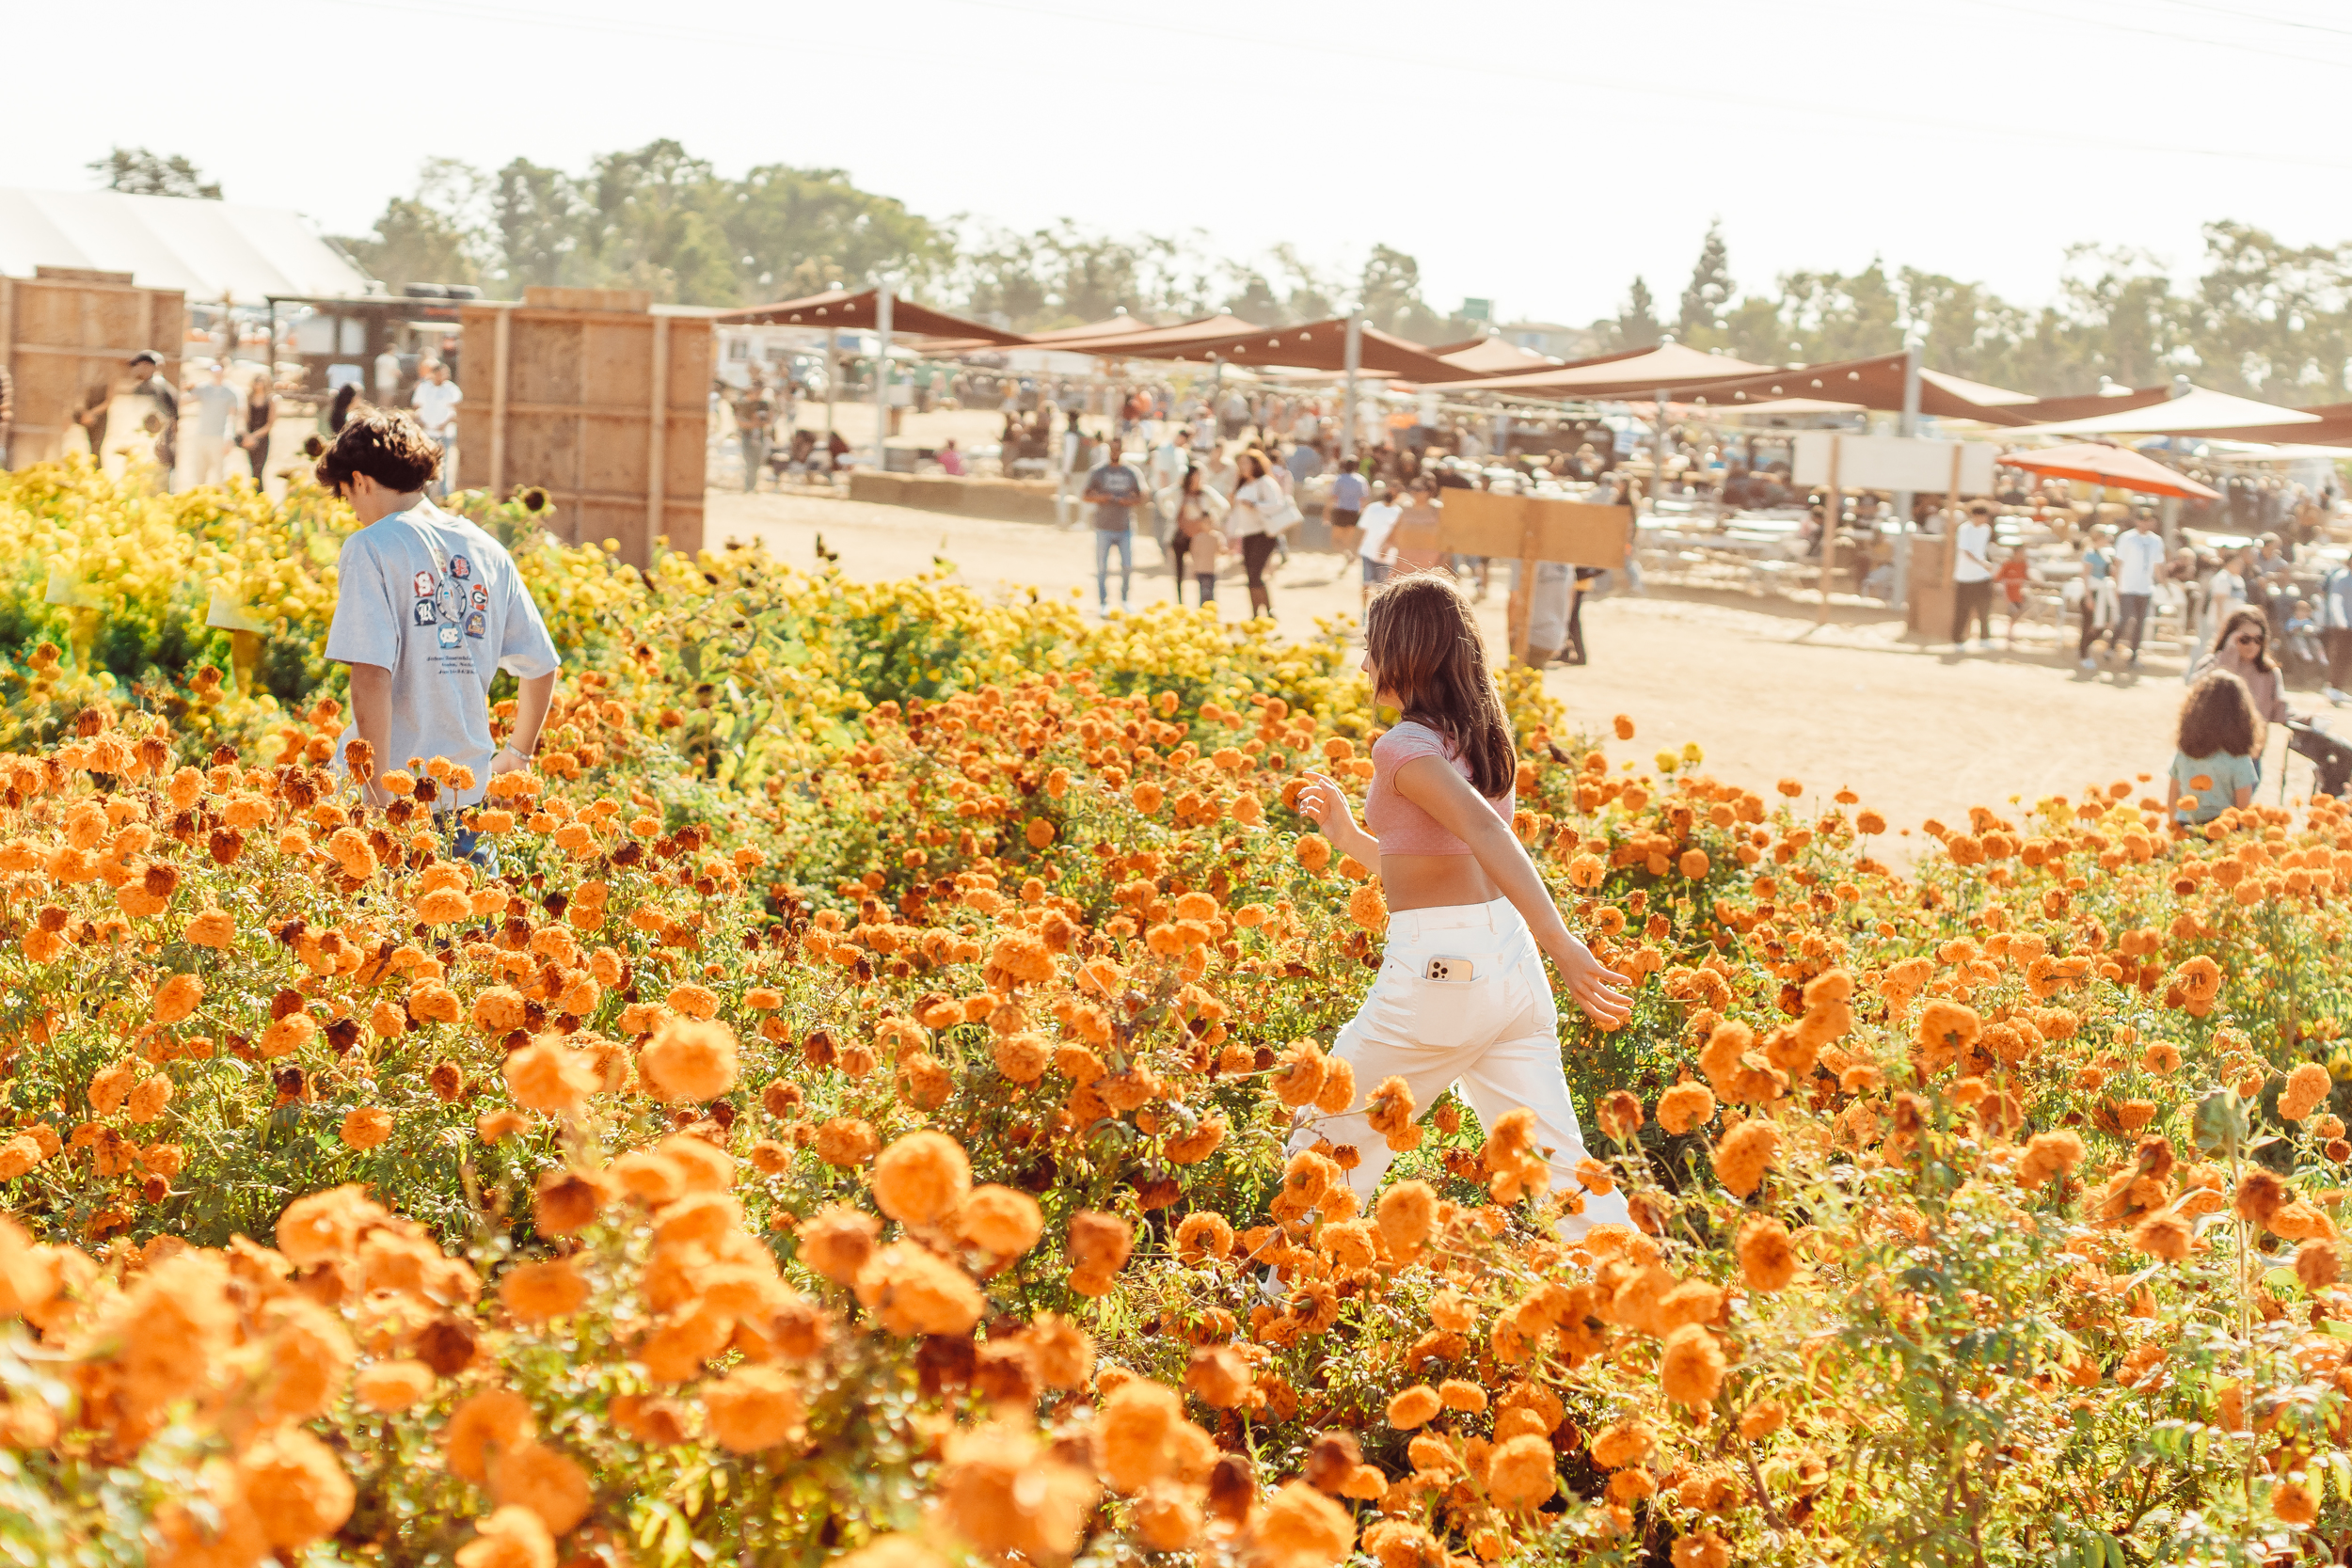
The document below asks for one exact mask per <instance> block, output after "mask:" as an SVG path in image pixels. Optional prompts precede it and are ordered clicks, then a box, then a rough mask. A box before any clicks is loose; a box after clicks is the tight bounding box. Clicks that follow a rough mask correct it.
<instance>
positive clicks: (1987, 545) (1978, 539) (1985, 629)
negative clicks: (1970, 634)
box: [1952, 501, 1993, 648]
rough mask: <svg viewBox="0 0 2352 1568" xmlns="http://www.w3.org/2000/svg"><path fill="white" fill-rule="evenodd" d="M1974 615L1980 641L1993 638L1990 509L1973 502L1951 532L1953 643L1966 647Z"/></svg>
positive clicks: (1988, 506)
mask: <svg viewBox="0 0 2352 1568" xmlns="http://www.w3.org/2000/svg"><path fill="white" fill-rule="evenodd" d="M1970 616H1974V617H1976V622H1977V638H1978V641H1979V642H1982V643H1987V644H1989V643H1991V642H1992V641H1993V508H1992V505H1991V504H1990V503H1989V502H1986V501H1972V502H1970V503H1969V506H1968V517H1967V520H1966V521H1965V522H1963V523H1962V524H1961V525H1960V527H1958V528H1957V529H1954V530H1953V531H1952V645H1953V646H1954V647H1956V648H1958V647H1965V646H1966V645H1967V638H1966V636H1965V635H1964V634H1965V633H1966V632H1967V630H1968V619H1969V617H1970Z"/></svg>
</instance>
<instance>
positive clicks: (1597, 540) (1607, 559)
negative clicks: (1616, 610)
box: [1438, 490, 1633, 571]
mask: <svg viewBox="0 0 2352 1568" xmlns="http://www.w3.org/2000/svg"><path fill="white" fill-rule="evenodd" d="M1438 499H1439V500H1441V501H1442V502H1444V504H1443V505H1442V506H1441V507H1439V508H1438V519H1439V521H1438V538H1439V540H1440V541H1441V544H1440V547H1441V548H1443V549H1447V550H1451V551H1453V552H1454V554H1455V555H1484V556H1492V557H1498V558H1500V559H1502V560H1505V561H1553V562H1562V563H1564V564H1566V565H1570V566H1598V567H1602V568H1605V569H1610V570H1614V571H1623V570H1624V569H1625V563H1626V561H1627V559H1628V557H1629V556H1630V554H1631V553H1632V547H1633V509H1632V508H1631V507H1626V506H1594V505H1592V504H1590V503H1589V502H1585V501H1564V500H1554V499H1549V497H1544V496H1511V495H1501V494H1498V493H1497V492H1495V491H1492V490H1440V491H1438Z"/></svg>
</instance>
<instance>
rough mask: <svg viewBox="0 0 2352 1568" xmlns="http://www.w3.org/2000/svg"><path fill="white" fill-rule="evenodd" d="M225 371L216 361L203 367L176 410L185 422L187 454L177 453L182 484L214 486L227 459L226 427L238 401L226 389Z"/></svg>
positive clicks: (226, 378)
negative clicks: (199, 376)
mask: <svg viewBox="0 0 2352 1568" xmlns="http://www.w3.org/2000/svg"><path fill="white" fill-rule="evenodd" d="M228 377H229V368H228V367H227V366H226V365H223V364H222V363H220V361H218V360H217V359H215V360H214V361H213V362H212V363H211V364H209V365H207V366H205V367H204V379H203V381H201V382H200V383H199V384H198V385H196V386H194V387H191V388H188V395H187V396H186V397H185V398H183V399H182V400H181V404H180V408H181V413H182V415H183V418H184V419H185V420H186V421H187V427H188V429H187V436H188V446H187V451H185V452H183V453H182V454H181V459H180V476H181V483H183V484H218V483H220V482H221V478H222V467H223V465H224V464H225V463H226V462H227V460H228V457H229V427H230V424H231V423H233V422H234V421H235V420H236V417H237V404H239V402H241V401H242V400H241V399H239V398H238V396H237V394H236V392H235V391H233V390H232V389H231V388H230V386H229V380H228Z"/></svg>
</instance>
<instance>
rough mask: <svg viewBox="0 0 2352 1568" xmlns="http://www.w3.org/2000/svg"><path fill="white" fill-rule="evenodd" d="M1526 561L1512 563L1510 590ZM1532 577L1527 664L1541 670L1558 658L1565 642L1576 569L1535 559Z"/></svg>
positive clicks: (1555, 562) (1515, 589)
mask: <svg viewBox="0 0 2352 1568" xmlns="http://www.w3.org/2000/svg"><path fill="white" fill-rule="evenodd" d="M1527 564H1528V563H1527V562H1518V561H1515V562H1511V591H1512V592H1513V593H1514V594H1516V593H1518V590H1519V587H1520V580H1521V579H1520V574H1521V573H1523V572H1525V571H1526V570H1527ZM1534 569H1535V576H1534V581H1533V582H1531V583H1528V584H1527V664H1528V668H1530V669H1532V670H1540V669H1542V668H1543V667H1544V666H1545V665H1547V664H1549V663H1550V662H1551V661H1552V660H1553V659H1555V658H1558V657H1560V654H1561V651H1562V650H1563V649H1565V647H1566V646H1567V645H1568V611H1569V609H1570V607H1571V603H1572V601H1573V600H1574V599H1575V597H1576V587H1575V578H1574V575H1573V574H1574V571H1575V568H1573V567H1571V566H1569V565H1567V564H1566V563H1565V562H1557V561H1538V562H1534Z"/></svg>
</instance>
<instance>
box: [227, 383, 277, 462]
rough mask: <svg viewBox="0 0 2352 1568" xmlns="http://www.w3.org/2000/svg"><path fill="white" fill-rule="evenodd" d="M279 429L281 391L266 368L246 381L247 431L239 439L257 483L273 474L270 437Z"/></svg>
mask: <svg viewBox="0 0 2352 1568" xmlns="http://www.w3.org/2000/svg"><path fill="white" fill-rule="evenodd" d="M277 428H278V391H277V388H274V387H272V386H271V385H270V378H269V372H267V371H262V372H258V373H256V374H255V376H254V377H253V379H252V380H251V381H249V382H247V383H246V388H245V434H244V435H243V436H239V437H238V438H237V445H238V446H240V447H242V448H244V449H245V461H246V467H247V468H249V469H251V470H252V473H253V483H256V484H259V483H262V481H263V480H264V479H266V478H268V477H269V476H268V471H267V470H268V467H269V437H270V432H271V431H273V430H276V429H277Z"/></svg>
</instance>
